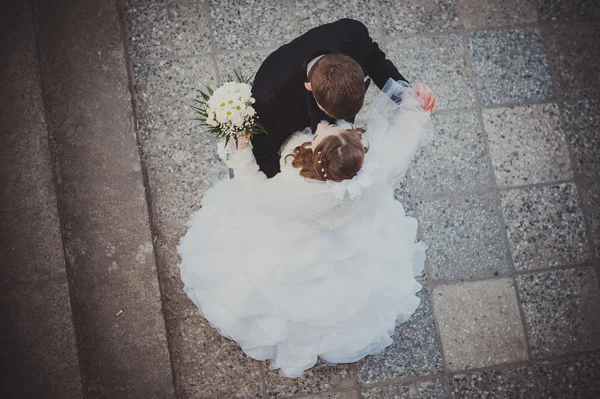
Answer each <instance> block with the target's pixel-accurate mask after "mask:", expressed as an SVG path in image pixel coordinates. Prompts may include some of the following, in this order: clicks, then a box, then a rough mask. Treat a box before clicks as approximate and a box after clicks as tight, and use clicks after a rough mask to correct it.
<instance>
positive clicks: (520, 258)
mask: <svg viewBox="0 0 600 399" xmlns="http://www.w3.org/2000/svg"><path fill="white" fill-rule="evenodd" d="M500 197H501V200H502V211H503V213H504V220H505V222H506V230H507V233H508V240H509V242H510V246H511V251H512V256H513V260H514V263H515V268H516V269H517V270H531V269H540V268H545V267H551V266H559V265H565V264H573V263H580V262H584V261H586V260H588V259H589V258H590V254H589V250H588V243H587V239H588V238H587V237H586V234H585V226H584V223H583V212H582V210H581V204H580V201H579V198H578V196H577V189H576V187H575V185H574V184H573V183H563V184H558V185H553V186H541V187H532V188H527V189H513V190H509V191H503V192H501V193H500Z"/></svg>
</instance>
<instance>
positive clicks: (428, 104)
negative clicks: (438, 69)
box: [415, 83, 437, 114]
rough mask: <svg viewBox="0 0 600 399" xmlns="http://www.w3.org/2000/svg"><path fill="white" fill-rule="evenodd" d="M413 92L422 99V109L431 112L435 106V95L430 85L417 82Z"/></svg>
mask: <svg viewBox="0 0 600 399" xmlns="http://www.w3.org/2000/svg"><path fill="white" fill-rule="evenodd" d="M415 93H416V94H417V96H419V98H420V99H421V101H423V109H424V110H425V111H429V112H431V113H432V114H433V113H434V112H435V109H436V107H437V97H436V95H435V94H434V93H433V90H431V87H429V86H428V85H427V84H425V83H419V84H418V85H417V87H415Z"/></svg>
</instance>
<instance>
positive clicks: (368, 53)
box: [340, 19, 408, 89]
mask: <svg viewBox="0 0 600 399" xmlns="http://www.w3.org/2000/svg"><path fill="white" fill-rule="evenodd" d="M340 22H343V23H344V24H345V28H346V29H347V30H349V31H350V32H351V34H352V36H353V37H354V43H353V44H354V45H356V44H358V45H357V46H354V49H355V51H359V52H360V53H361V54H357V57H356V58H358V59H359V60H361V62H360V63H361V66H362V67H363V68H364V69H365V71H366V72H367V74H368V75H369V77H370V78H371V79H372V80H373V82H375V84H376V85H377V87H379V88H380V89H383V86H385V84H386V82H387V81H388V79H389V78H392V79H393V80H396V81H398V80H403V81H405V82H408V80H407V79H406V78H405V77H404V76H402V74H401V73H400V72H399V71H398V68H396V66H395V65H394V64H393V63H392V61H390V60H388V59H387V58H386V56H385V53H384V52H383V51H382V50H381V48H379V45H378V44H377V43H376V42H374V41H373V39H372V38H371V36H369V30H368V29H367V27H366V26H365V25H364V24H363V23H362V22H359V21H355V20H353V19H344V20H342V21H340Z"/></svg>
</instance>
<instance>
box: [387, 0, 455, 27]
mask: <svg viewBox="0 0 600 399" xmlns="http://www.w3.org/2000/svg"><path fill="white" fill-rule="evenodd" d="M379 4H380V7H379V9H380V14H381V20H382V22H383V31H384V33H385V34H386V35H398V34H413V33H425V32H446V31H450V30H457V29H458V28H459V25H458V16H457V14H456V1H455V0H425V1H394V0H379Z"/></svg>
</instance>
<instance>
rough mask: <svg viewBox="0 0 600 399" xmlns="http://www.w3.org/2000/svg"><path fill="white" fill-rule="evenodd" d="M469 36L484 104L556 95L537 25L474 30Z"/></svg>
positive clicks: (539, 98)
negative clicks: (536, 28)
mask: <svg viewBox="0 0 600 399" xmlns="http://www.w3.org/2000/svg"><path fill="white" fill-rule="evenodd" d="M467 38H468V41H469V51H470V52H471V60H472V65H473V72H474V73H475V82H476V84H477V88H478V89H479V94H480V97H481V102H482V104H483V105H486V106H489V105H494V104H506V103H515V102H525V101H537V100H547V99H551V98H553V97H554V91H553V88H552V77H551V76H550V68H549V65H548V59H547V57H546V50H545V48H544V43H543V42H542V39H541V38H540V36H539V35H538V33H537V31H536V30H535V29H533V28H521V29H506V30H494V31H475V32H469V33H467Z"/></svg>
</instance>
